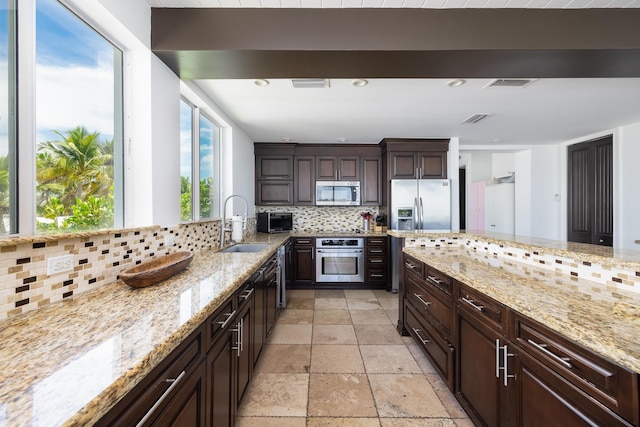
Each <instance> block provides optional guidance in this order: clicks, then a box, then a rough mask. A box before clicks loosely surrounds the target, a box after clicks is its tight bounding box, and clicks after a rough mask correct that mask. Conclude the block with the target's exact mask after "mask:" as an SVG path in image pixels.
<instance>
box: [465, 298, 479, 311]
mask: <svg viewBox="0 0 640 427" xmlns="http://www.w3.org/2000/svg"><path fill="white" fill-rule="evenodd" d="M461 299H462V301H464V302H466V303H467V304H469V305H470V306H471V307H473V308H475V309H476V310H478V311H482V310H484V306H483V305H476V304H475V303H474V301H471V300H470V299H467V298H465V297H462V298H461Z"/></svg>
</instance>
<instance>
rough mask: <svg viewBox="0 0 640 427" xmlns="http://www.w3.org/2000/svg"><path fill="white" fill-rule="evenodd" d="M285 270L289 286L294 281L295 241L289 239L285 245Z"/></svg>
mask: <svg viewBox="0 0 640 427" xmlns="http://www.w3.org/2000/svg"><path fill="white" fill-rule="evenodd" d="M284 271H285V273H284V274H285V281H286V285H287V287H289V286H290V285H291V283H293V276H294V274H293V241H291V240H289V241H288V242H287V244H286V245H284Z"/></svg>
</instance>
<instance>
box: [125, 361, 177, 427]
mask: <svg viewBox="0 0 640 427" xmlns="http://www.w3.org/2000/svg"><path fill="white" fill-rule="evenodd" d="M185 374H186V372H185V371H182V372H180V375H178V377H177V378H176V379H173V378H167V379H165V380H164V381H165V382H168V383H171V385H170V386H169V388H168V389H166V390H165V391H164V393H162V396H160V398H159V399H158V400H157V401H156V403H154V404H153V406H152V407H151V409H149V411H148V412H147V413H146V414H145V415H144V417H142V419H141V420H140V421H139V422H138V424H136V427H140V426H143V425H144V424H145V423H146V422H147V421H148V420H149V418H151V417H152V416H153V413H154V412H155V411H156V409H158V407H159V406H160V405H162V402H164V400H165V399H166V398H167V396H169V395H170V394H171V391H172V390H173V389H174V388H176V387H177V386H178V383H179V382H180V381H181V380H182V377H184V376H185Z"/></svg>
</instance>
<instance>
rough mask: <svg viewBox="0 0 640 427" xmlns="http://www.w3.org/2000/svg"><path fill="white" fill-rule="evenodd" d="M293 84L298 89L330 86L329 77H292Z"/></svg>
mask: <svg viewBox="0 0 640 427" xmlns="http://www.w3.org/2000/svg"><path fill="white" fill-rule="evenodd" d="M291 85H293V87H294V88H296V89H312V88H325V87H329V79H292V80H291Z"/></svg>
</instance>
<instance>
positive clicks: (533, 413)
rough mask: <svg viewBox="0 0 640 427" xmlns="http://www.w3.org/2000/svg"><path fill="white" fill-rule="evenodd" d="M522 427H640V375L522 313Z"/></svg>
mask: <svg viewBox="0 0 640 427" xmlns="http://www.w3.org/2000/svg"><path fill="white" fill-rule="evenodd" d="M510 323H511V328H510V331H511V342H512V343H513V344H514V345H513V346H512V347H511V352H512V353H514V362H515V363H514V364H513V375H515V377H516V378H517V384H516V387H515V388H514V393H513V396H512V407H513V408H514V413H515V414H516V416H517V420H516V423H517V425H522V426H531V425H534V424H533V423H534V422H535V423H536V424H535V425H545V424H546V425H552V424H555V425H563V426H564V425H566V426H574V425H575V426H578V425H603V426H604V425H606V426H630V425H638V424H639V422H640V420H639V418H640V416H639V414H638V410H639V409H638V401H639V400H638V378H637V375H636V374H635V373H633V372H631V371H629V370H627V369H625V368H623V367H621V366H619V365H617V364H615V363H613V362H611V361H610V360H608V359H605V358H603V357H602V356H600V355H598V354H595V353H594V352H593V351H591V350H588V349H586V348H584V347H582V346H581V345H578V344H577V343H575V342H573V341H571V340H569V339H567V338H565V337H564V336H562V335H561V334H559V333H557V332H555V331H553V330H550V329H549V328H547V327H545V326H544V325H541V324H540V323H538V322H536V321H534V320H531V319H529V318H527V317H525V316H522V315H520V314H518V313H512V316H511V322H510Z"/></svg>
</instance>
